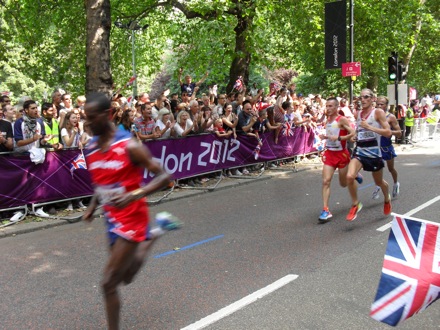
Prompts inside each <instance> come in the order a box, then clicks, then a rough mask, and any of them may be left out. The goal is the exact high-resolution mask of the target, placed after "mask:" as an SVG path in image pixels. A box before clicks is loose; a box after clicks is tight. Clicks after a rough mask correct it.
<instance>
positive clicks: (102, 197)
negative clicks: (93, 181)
mask: <svg viewBox="0 0 440 330" xmlns="http://www.w3.org/2000/svg"><path fill="white" fill-rule="evenodd" d="M125 191H126V190H125V187H115V186H113V185H108V186H98V187H96V189H95V192H96V194H97V195H98V198H99V201H100V202H101V204H109V203H110V200H111V199H112V198H113V197H115V196H119V195H121V194H123V193H125Z"/></svg>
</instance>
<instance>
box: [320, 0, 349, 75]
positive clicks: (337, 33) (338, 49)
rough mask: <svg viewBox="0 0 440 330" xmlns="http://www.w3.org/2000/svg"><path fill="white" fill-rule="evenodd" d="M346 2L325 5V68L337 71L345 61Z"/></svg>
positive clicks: (344, 0)
mask: <svg viewBox="0 0 440 330" xmlns="http://www.w3.org/2000/svg"><path fill="white" fill-rule="evenodd" d="M346 56H347V1H346V0H343V1H336V2H329V3H326V4H325V68H326V69H337V68H341V67H342V63H345V62H346V61H347V57H346Z"/></svg>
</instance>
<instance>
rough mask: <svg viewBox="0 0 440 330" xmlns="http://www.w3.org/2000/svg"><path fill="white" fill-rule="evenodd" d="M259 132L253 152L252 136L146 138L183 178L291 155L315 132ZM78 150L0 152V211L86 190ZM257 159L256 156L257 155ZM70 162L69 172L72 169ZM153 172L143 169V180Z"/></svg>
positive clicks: (306, 148) (302, 150)
mask: <svg viewBox="0 0 440 330" xmlns="http://www.w3.org/2000/svg"><path fill="white" fill-rule="evenodd" d="M260 137H261V140H262V145H261V148H260V151H259V154H258V156H257V157H256V155H255V150H256V147H257V145H258V141H257V139H256V138H255V137H250V136H245V135H238V137H237V139H236V140H234V139H232V138H218V137H217V136H216V135H215V134H204V135H194V136H188V137H185V138H179V139H168V140H152V141H148V142H146V145H147V146H148V148H149V149H150V151H151V153H152V155H153V157H154V158H155V159H156V160H157V161H159V162H160V163H161V164H162V166H163V167H164V168H165V170H166V171H167V172H168V173H170V174H172V176H173V178H174V179H183V178H187V177H191V176H197V175H201V174H203V173H209V172H214V171H220V170H222V169H228V168H234V167H240V166H246V165H252V164H256V163H260V162H265V161H270V160H276V159H282V158H288V157H293V156H296V155H301V154H307V153H310V152H313V151H315V148H314V147H313V144H314V140H315V133H314V132H313V131H311V130H309V131H307V132H306V131H304V129H303V128H295V129H292V130H289V131H288V132H287V134H286V133H285V132H281V133H280V136H279V139H278V144H275V143H274V133H273V132H268V133H265V134H263V135H262V136H260ZM80 156H81V152H80V151H79V150H62V151H58V152H47V153H46V159H45V161H44V163H42V164H37V165H36V164H34V163H32V162H31V160H30V157H29V154H28V153H25V154H5V155H0V168H1V170H0V182H1V185H0V210H1V209H7V208H13V207H19V206H23V205H26V204H36V203H44V202H51V201H54V202H55V201H58V200H62V199H69V198H75V197H81V196H87V195H91V194H92V193H93V188H92V185H91V179H90V175H89V172H88V171H87V170H86V169H84V168H83V167H85V166H84V165H83V164H84V162H83V160H82V158H81V157H80ZM256 158H257V159H256ZM73 167H75V168H76V169H75V170H74V171H71V169H72V168H73ZM151 178H152V175H150V174H149V173H147V172H146V173H145V175H144V181H145V182H149V181H150V180H151Z"/></svg>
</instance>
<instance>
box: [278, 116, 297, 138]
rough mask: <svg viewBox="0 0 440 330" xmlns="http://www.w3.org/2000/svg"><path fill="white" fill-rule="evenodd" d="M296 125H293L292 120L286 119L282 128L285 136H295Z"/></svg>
mask: <svg viewBox="0 0 440 330" xmlns="http://www.w3.org/2000/svg"><path fill="white" fill-rule="evenodd" d="M294 127H295V125H292V122H291V121H288V120H286V121H285V122H284V124H283V128H282V131H281V132H282V134H283V135H284V136H293V128H294Z"/></svg>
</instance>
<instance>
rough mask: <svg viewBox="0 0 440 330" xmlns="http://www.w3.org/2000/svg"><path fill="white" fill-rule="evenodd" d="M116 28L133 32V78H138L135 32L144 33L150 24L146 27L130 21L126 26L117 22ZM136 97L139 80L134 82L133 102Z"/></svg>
mask: <svg viewBox="0 0 440 330" xmlns="http://www.w3.org/2000/svg"><path fill="white" fill-rule="evenodd" d="M115 26H116V27H118V28H120V29H127V30H130V31H131V63H132V66H133V77H136V47H135V45H136V40H135V33H134V32H135V31H139V30H141V31H143V30H145V29H146V28H147V27H148V24H145V25H144V26H140V25H139V22H138V21H130V22H128V23H126V24H124V23H122V22H120V21H116V22H115ZM135 96H137V79H135V80H134V81H133V97H132V100H134V98H135Z"/></svg>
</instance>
